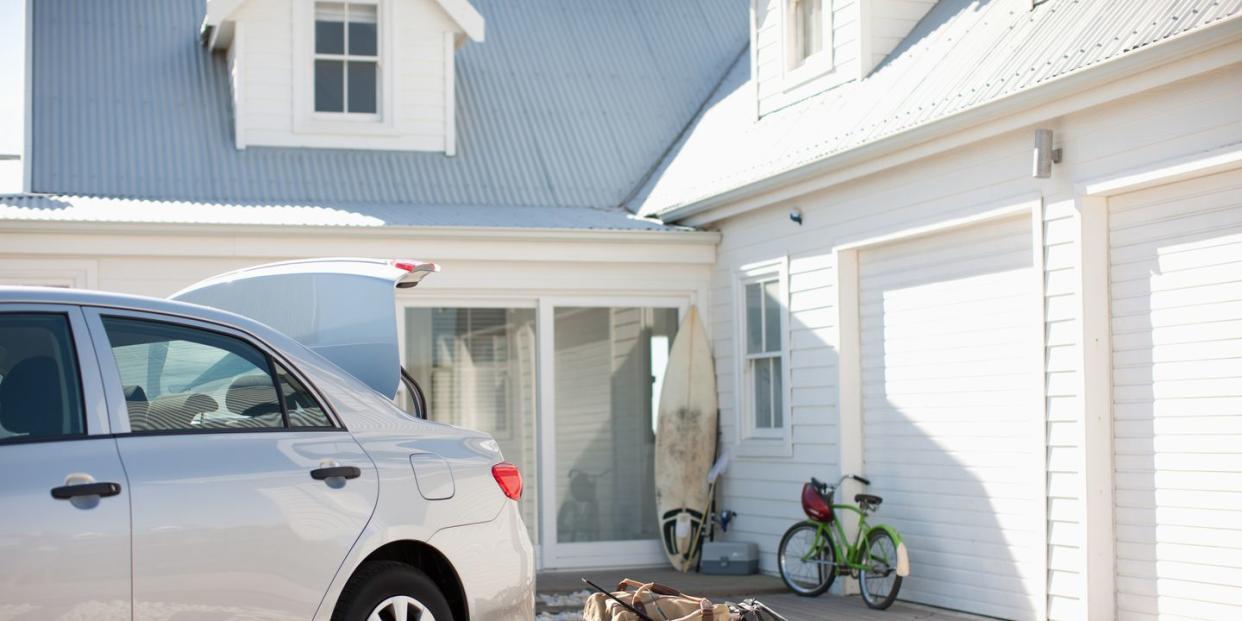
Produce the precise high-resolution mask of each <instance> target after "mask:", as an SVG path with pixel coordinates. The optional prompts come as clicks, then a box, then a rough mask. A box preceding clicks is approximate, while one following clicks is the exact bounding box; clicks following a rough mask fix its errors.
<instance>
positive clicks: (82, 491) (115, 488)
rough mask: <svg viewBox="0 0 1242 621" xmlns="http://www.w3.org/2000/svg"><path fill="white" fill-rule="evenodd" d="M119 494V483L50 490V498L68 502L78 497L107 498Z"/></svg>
mask: <svg viewBox="0 0 1242 621" xmlns="http://www.w3.org/2000/svg"><path fill="white" fill-rule="evenodd" d="M119 493H121V484H120V483H77V484H74V485H61V486H60V487H53V488H52V498H55V499H56V500H69V499H70V498H77V497H78V496H100V497H103V498H107V497H108V496H116V495H117V494H119Z"/></svg>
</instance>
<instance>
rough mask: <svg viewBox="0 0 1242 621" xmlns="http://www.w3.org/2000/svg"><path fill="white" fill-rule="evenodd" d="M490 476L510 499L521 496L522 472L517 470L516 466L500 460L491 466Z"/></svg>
mask: <svg viewBox="0 0 1242 621" xmlns="http://www.w3.org/2000/svg"><path fill="white" fill-rule="evenodd" d="M492 476H493V477H495V479H496V484H497V485H499V486H500V491H502V492H504V494H505V496H508V497H509V498H510V499H512V500H517V499H519V498H521V497H522V473H521V472H519V471H518V467H517V466H515V465H513V464H511V463H509V462H507V461H502V462H500V463H498V464H496V465H495V466H492Z"/></svg>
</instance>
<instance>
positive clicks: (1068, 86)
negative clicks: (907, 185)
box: [655, 16, 1242, 223]
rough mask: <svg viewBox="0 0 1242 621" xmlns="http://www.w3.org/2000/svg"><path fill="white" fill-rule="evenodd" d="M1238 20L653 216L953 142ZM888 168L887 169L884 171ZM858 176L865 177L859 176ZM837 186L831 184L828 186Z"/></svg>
mask: <svg viewBox="0 0 1242 621" xmlns="http://www.w3.org/2000/svg"><path fill="white" fill-rule="evenodd" d="M1240 20H1242V18H1239V17H1236V16H1235V17H1231V18H1226V19H1223V20H1221V21H1219V22H1216V23H1214V24H1212V25H1210V26H1206V27H1204V28H1202V29H1200V30H1196V31H1194V32H1190V33H1186V34H1185V35H1182V36H1178V37H1175V38H1173V39H1169V40H1166V41H1163V42H1160V43H1156V44H1152V45H1149V46H1147V47H1144V48H1142V49H1139V50H1136V51H1134V52H1130V53H1128V54H1124V55H1122V56H1120V57H1117V58H1114V59H1111V60H1106V61H1104V62H1101V63H1099V64H1096V65H1093V66H1090V67H1086V68H1083V69H1081V70H1079V71H1076V72H1073V73H1069V74H1066V75H1063V76H1060V77H1057V78H1053V79H1051V80H1048V81H1047V82H1044V83H1042V84H1039V85H1036V86H1033V87H1030V88H1027V89H1024V90H1020V91H1016V92H1014V93H1010V94H1008V95H1005V96H1003V97H1000V98H998V99H993V100H991V101H988V102H986V103H982V104H979V105H977V106H974V107H971V108H966V109H963V110H960V111H958V112H955V113H953V114H950V115H949V116H945V117H941V118H939V119H936V120H933V121H929V122H927V123H924V124H923V125H917V126H915V127H912V128H910V129H908V130H905V131H902V132H899V133H897V134H893V135H891V136H888V137H885V138H881V139H879V140H876V141H874V142H869V143H866V144H864V145H861V146H858V147H854V148H851V149H848V150H845V151H841V152H838V153H835V154H830V155H828V156H826V157H823V158H821V159H818V160H813V161H811V162H808V163H806V164H802V165H800V166H797V167H795V168H791V169H789V170H786V171H783V172H779V173H776V174H774V175H770V176H768V177H764V178H762V179H758V180H756V181H752V182H749V183H746V184H744V185H740V186H737V187H734V188H732V189H729V190H726V191H724V192H720V193H718V194H713V195H709V196H706V197H703V198H700V199H698V200H695V201H692V202H689V203H686V204H684V205H679V206H676V207H672V208H669V209H665V210H662V211H659V212H657V213H656V214H655V215H656V216H657V217H659V218H660V219H661V220H662V221H664V222H666V223H675V222H680V221H682V220H685V219H687V218H690V217H693V216H697V215H700V214H702V213H705V212H707V211H710V210H712V209H715V208H717V207H722V206H725V205H728V204H730V203H735V202H737V201H740V200H743V199H747V198H752V197H756V196H758V195H760V194H763V193H764V192H767V191H769V190H773V189H776V188H779V187H782V186H785V185H788V184H791V183H796V182H799V181H804V180H807V179H810V178H813V177H817V176H819V175H823V174H825V173H828V172H831V171H834V170H839V169H842V168H845V167H848V166H853V165H857V164H862V163H864V162H867V161H869V160H873V159H877V158H879V157H882V156H885V155H892V154H895V153H898V152H900V151H902V150H904V149H907V148H910V147H913V146H915V145H918V144H921V143H924V142H928V141H931V140H935V139H938V138H943V137H946V136H950V135H952V134H954V133H957V132H960V131H963V130H965V129H969V128H972V127H975V126H978V125H980V124H982V123H985V122H988V121H994V120H997V119H1000V118H1003V117H1006V116H1010V115H1014V114H1017V113H1019V112H1023V111H1025V110H1028V109H1033V108H1036V107H1038V106H1040V105H1044V104H1047V103H1051V102H1054V101H1056V100H1058V99H1062V98H1064V97H1067V96H1069V95H1073V94H1076V93H1078V92H1081V91H1085V90H1089V89H1091V88H1094V87H1097V86H1100V85H1102V84H1105V83H1107V82H1112V81H1115V80H1119V79H1122V78H1126V77H1131V76H1133V75H1137V74H1140V73H1142V72H1144V71H1149V70H1151V69H1152V68H1153V67H1155V66H1157V65H1161V64H1165V63H1168V62H1171V61H1173V60H1177V59H1178V58H1181V57H1184V56H1189V55H1191V54H1194V53H1197V52H1202V51H1205V50H1208V49H1210V48H1213V47H1218V46H1220V45H1223V44H1226V43H1229V42H1232V41H1234V40H1238V39H1242V28H1239V27H1238V23H1239V21H1240ZM996 133H1000V132H996ZM983 138H984V137H983V136H979V137H976V138H974V139H972V140H971V141H970V142H977V141H978V140H982V139H983ZM956 146H957V145H955V144H946V145H945V146H944V147H943V148H942V149H939V150H937V151H935V153H940V152H944V151H947V150H949V149H951V148H955V147H956ZM932 154H933V153H925V154H923V155H922V156H920V157H927V156H930V155H932ZM890 167H891V166H884V167H883V168H890ZM875 172H878V171H877V170H868V171H866V172H865V173H862V174H874V173H875ZM858 176H861V174H860V175H858ZM835 184H836V183H833V184H829V186H830V185H835ZM825 187H828V186H825ZM759 206H760V205H751V206H749V207H747V208H745V209H742V210H741V211H739V212H738V213H742V212H745V211H750V210H752V209H755V208H757V207H759ZM731 215H737V214H736V213H735V214H731ZM709 221H710V219H709Z"/></svg>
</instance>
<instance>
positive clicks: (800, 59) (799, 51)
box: [793, 0, 824, 66]
mask: <svg viewBox="0 0 1242 621" xmlns="http://www.w3.org/2000/svg"><path fill="white" fill-rule="evenodd" d="M793 6H794V9H793V21H794V23H793V31H794V40H793V44H794V65H795V66H801V65H803V64H804V63H806V61H807V59H809V58H811V57H813V56H815V55H816V54H818V53H820V52H822V51H823V50H824V10H823V6H824V3H823V0H793Z"/></svg>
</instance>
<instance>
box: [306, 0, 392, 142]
mask: <svg viewBox="0 0 1242 621" xmlns="http://www.w3.org/2000/svg"><path fill="white" fill-rule="evenodd" d="M321 3H322V4H328V3H329V2H327V1H325V0H315V6H316V7H317V6H318V5H319V4H321ZM331 3H332V4H341V5H344V6H345V21H344V22H342V23H343V25H344V31H343V32H342V33H341V36H342V40H341V41H342V43H341V44H342V46H343V48H342V51H341V53H340V54H328V53H324V52H320V51H319V50H316V49H314V43H313V42H312V44H311V56H312V57H313V60H312V61H311V67H312V69H311V82H312V95H313V92H314V86H313V83H314V80H315V75H314V63H315V62H316V61H320V60H333V61H339V62H342V63H345V64H346V66H345V67H344V68H343V71H344V76H343V77H342V81H341V91H342V92H341V105H342V106H343V107H345V108H346V110H345V111H343V112H328V111H324V110H315V100H314V99H315V98H314V97H313V96H312V97H311V110H312V111H313V113H314V115H315V117H316V118H323V119H327V120H337V119H340V118H346V119H357V120H360V121H378V120H379V119H380V118H381V116H380V113H381V112H382V111H383V108H382V107H381V106H382V104H383V97H382V95H383V93H384V90H385V89H384V81H383V79H382V73H381V72H382V71H383V67H384V64H385V63H384V60H385V59H384V55H383V50H382V49H380V34H379V31H380V28H381V26H380V17H379V3H378V1H377V0H340V1H339V2H331ZM350 5H366V6H373V7H375V55H374V56H362V55H356V54H351V53H350V51H349V23H350V21H351V20H350ZM316 10H318V9H317V8H316ZM313 28H314V24H312V29H313ZM313 36H314V35H313V33H312V38H313ZM350 61H358V62H374V63H375V112H350V111H349V110H348V108H349V67H348V63H349V62H350Z"/></svg>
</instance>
